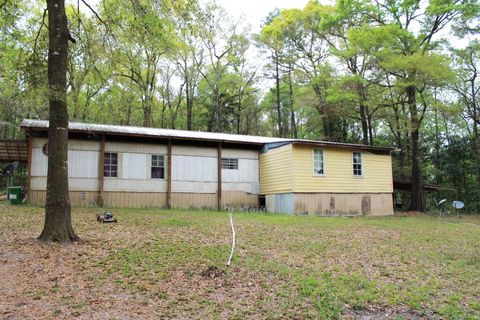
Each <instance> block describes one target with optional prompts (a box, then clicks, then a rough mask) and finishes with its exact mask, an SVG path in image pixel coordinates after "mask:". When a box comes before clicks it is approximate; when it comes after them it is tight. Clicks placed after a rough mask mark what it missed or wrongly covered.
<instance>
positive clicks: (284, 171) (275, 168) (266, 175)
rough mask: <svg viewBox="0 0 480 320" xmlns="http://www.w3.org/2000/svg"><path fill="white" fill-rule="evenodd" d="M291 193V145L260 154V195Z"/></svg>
mask: <svg viewBox="0 0 480 320" xmlns="http://www.w3.org/2000/svg"><path fill="white" fill-rule="evenodd" d="M291 191H292V145H291V144H289V145H286V146H283V147H280V148H276V149H272V150H269V151H268V152H266V153H262V154H260V193H261V194H272V193H282V192H291Z"/></svg>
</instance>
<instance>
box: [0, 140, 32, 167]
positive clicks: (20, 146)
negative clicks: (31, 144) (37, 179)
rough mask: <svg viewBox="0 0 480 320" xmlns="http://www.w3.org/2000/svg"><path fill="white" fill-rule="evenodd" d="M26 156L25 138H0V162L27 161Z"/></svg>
mask: <svg viewBox="0 0 480 320" xmlns="http://www.w3.org/2000/svg"><path fill="white" fill-rule="evenodd" d="M27 158H28V152H27V142H26V141H25V140H0V162H13V161H19V162H27Z"/></svg>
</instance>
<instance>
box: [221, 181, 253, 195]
mask: <svg viewBox="0 0 480 320" xmlns="http://www.w3.org/2000/svg"><path fill="white" fill-rule="evenodd" d="M259 189H260V187H259V183H258V182H235V183H232V182H225V183H222V190H225V191H243V192H247V193H252V194H258V193H259V191H260V190H259Z"/></svg>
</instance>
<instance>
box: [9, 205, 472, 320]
mask: <svg viewBox="0 0 480 320" xmlns="http://www.w3.org/2000/svg"><path fill="white" fill-rule="evenodd" d="M97 212H101V211H100V210H96V209H74V210H73V221H74V229H75V230H76V232H77V233H78V234H79V235H80V236H81V237H82V239H83V241H82V242H81V243H76V244H73V245H66V246H62V245H57V244H52V245H45V244H42V243H39V242H37V241H36V240H35V238H36V236H38V234H39V233H40V231H41V228H42V224H43V209H41V208H35V207H24V206H19V207H11V206H5V205H0V296H1V297H2V298H1V299H0V318H2V319H10V318H11V319H20V318H35V319H52V318H65V319H71V318H78V319H148V318H152V319H158V318H166V319H169V318H185V319H187V318H188V319H191V318H194V319H227V318H228V319H245V318H247V319H248V318H249V319H253V318H254V319H259V318H260V319H275V318H285V319H306V318H314V319H328V318H330V319H334V318H347V319H368V318H370V317H371V316H378V318H376V319H383V318H386V319H391V318H392V319H393V318H395V319H404V318H405V319H418V318H425V319H426V318H428V319H432V318H453V319H454V318H460V319H479V318H480V217H464V218H462V220H461V222H460V223H459V224H457V223H454V221H455V220H454V219H451V220H450V218H447V219H443V220H439V219H438V218H433V217H428V216H420V217H390V218H316V217H290V216H285V215H270V214H250V213H235V214H234V221H235V224H236V232H237V250H236V253H235V256H234V259H233V264H232V266H231V267H226V266H225V263H226V261H227V258H228V254H229V250H230V241H231V230H230V226H229V222H228V216H227V214H226V213H220V212H205V211H188V210H187V211H176V210H175V211H166V210H133V209H132V210H128V209H121V210H120V209H118V210H114V211H113V212H114V214H115V217H116V218H118V220H119V223H118V224H99V223H97V222H96V221H95V214H96V213H97Z"/></svg>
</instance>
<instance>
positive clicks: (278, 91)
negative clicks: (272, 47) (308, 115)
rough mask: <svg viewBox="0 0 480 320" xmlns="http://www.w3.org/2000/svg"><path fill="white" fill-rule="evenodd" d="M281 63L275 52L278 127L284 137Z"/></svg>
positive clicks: (280, 134) (279, 133)
mask: <svg viewBox="0 0 480 320" xmlns="http://www.w3.org/2000/svg"><path fill="white" fill-rule="evenodd" d="M278 65H279V62H278V54H277V53H276V52H275V88H276V91H277V92H276V99H277V101H276V107H277V125H278V135H279V136H280V137H283V128H282V110H281V102H280V72H279V70H278V69H279V66H278Z"/></svg>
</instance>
